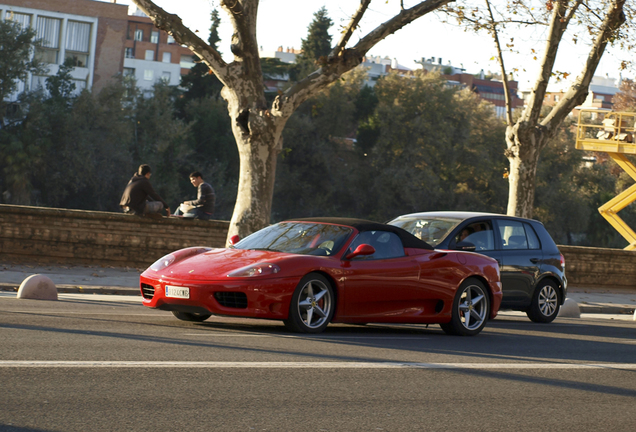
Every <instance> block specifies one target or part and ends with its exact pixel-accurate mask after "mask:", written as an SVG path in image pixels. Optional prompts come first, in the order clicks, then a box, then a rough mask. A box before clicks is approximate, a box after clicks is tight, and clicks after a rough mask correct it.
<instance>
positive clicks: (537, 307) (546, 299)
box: [526, 279, 562, 323]
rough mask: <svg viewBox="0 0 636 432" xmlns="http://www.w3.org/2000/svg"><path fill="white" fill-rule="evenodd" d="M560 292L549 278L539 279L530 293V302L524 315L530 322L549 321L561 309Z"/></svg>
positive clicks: (552, 319)
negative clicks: (532, 292)
mask: <svg viewBox="0 0 636 432" xmlns="http://www.w3.org/2000/svg"><path fill="white" fill-rule="evenodd" d="M561 303H562V302H561V292H560V291H559V288H558V287H557V285H556V283H554V281H552V280H550V279H544V280H542V281H539V283H538V284H537V287H536V288H535V289H534V294H533V295H532V303H531V304H530V308H529V309H528V310H527V311H526V315H528V318H530V320H531V321H532V322H536V323H551V322H552V321H554V319H555V318H556V317H557V315H559V310H560V309H561Z"/></svg>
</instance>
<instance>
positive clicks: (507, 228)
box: [497, 220, 528, 249]
mask: <svg viewBox="0 0 636 432" xmlns="http://www.w3.org/2000/svg"><path fill="white" fill-rule="evenodd" d="M497 225H499V235H500V236H501V241H502V243H503V244H502V246H503V248H504V249H528V240H527V238H526V231H525V230H524V229H523V223H521V222H517V221H508V220H500V221H498V222H497Z"/></svg>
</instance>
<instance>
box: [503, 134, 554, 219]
mask: <svg viewBox="0 0 636 432" xmlns="http://www.w3.org/2000/svg"><path fill="white" fill-rule="evenodd" d="M524 126H525V128H524ZM520 129H521V130H520ZM546 142H547V140H546V139H545V136H544V135H543V134H541V133H540V132H538V131H536V130H532V129H528V128H527V124H520V123H517V124H515V125H513V126H508V128H507V130H506V144H507V146H508V149H507V150H506V152H505V154H506V157H507V158H508V161H509V163H510V172H509V174H508V184H509V189H508V210H507V214H509V215H511V216H520V217H527V218H531V217H532V207H533V203H534V191H535V186H536V184H535V183H536V182H535V179H536V175H537V166H538V165H539V155H540V153H541V149H543V146H544V145H545V143H546Z"/></svg>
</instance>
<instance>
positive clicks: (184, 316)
mask: <svg viewBox="0 0 636 432" xmlns="http://www.w3.org/2000/svg"><path fill="white" fill-rule="evenodd" d="M172 315H174V316H176V317H177V318H179V319H180V320H181V321H196V322H202V321H205V320H206V319H208V318H210V317H211V316H212V314H206V313H197V312H193V313H191V312H178V311H172Z"/></svg>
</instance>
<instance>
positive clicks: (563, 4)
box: [523, 0, 567, 124]
mask: <svg viewBox="0 0 636 432" xmlns="http://www.w3.org/2000/svg"><path fill="white" fill-rule="evenodd" d="M566 10H567V0H562V1H560V2H557V3H556V5H555V6H554V10H553V11H552V16H551V18H550V28H549V30H548V37H547V41H546V49H545V52H544V54H543V59H542V60H541V66H540V69H539V70H540V71H541V73H540V75H539V78H538V79H537V82H536V83H535V85H534V88H533V89H532V92H531V93H530V97H529V98H528V102H527V107H526V110H525V111H524V113H523V116H524V118H525V119H526V121H528V122H529V123H530V124H536V123H537V122H538V121H539V116H540V115H541V108H542V107H543V99H544V97H545V93H546V91H547V88H548V83H549V81H550V76H551V75H552V69H553V68H554V62H555V61H556V55H557V51H558V50H559V44H560V43H561V40H562V38H563V35H564V34H565V29H566V28H567V22H566V21H565V20H564V19H563V17H564V16H565V12H566Z"/></svg>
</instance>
